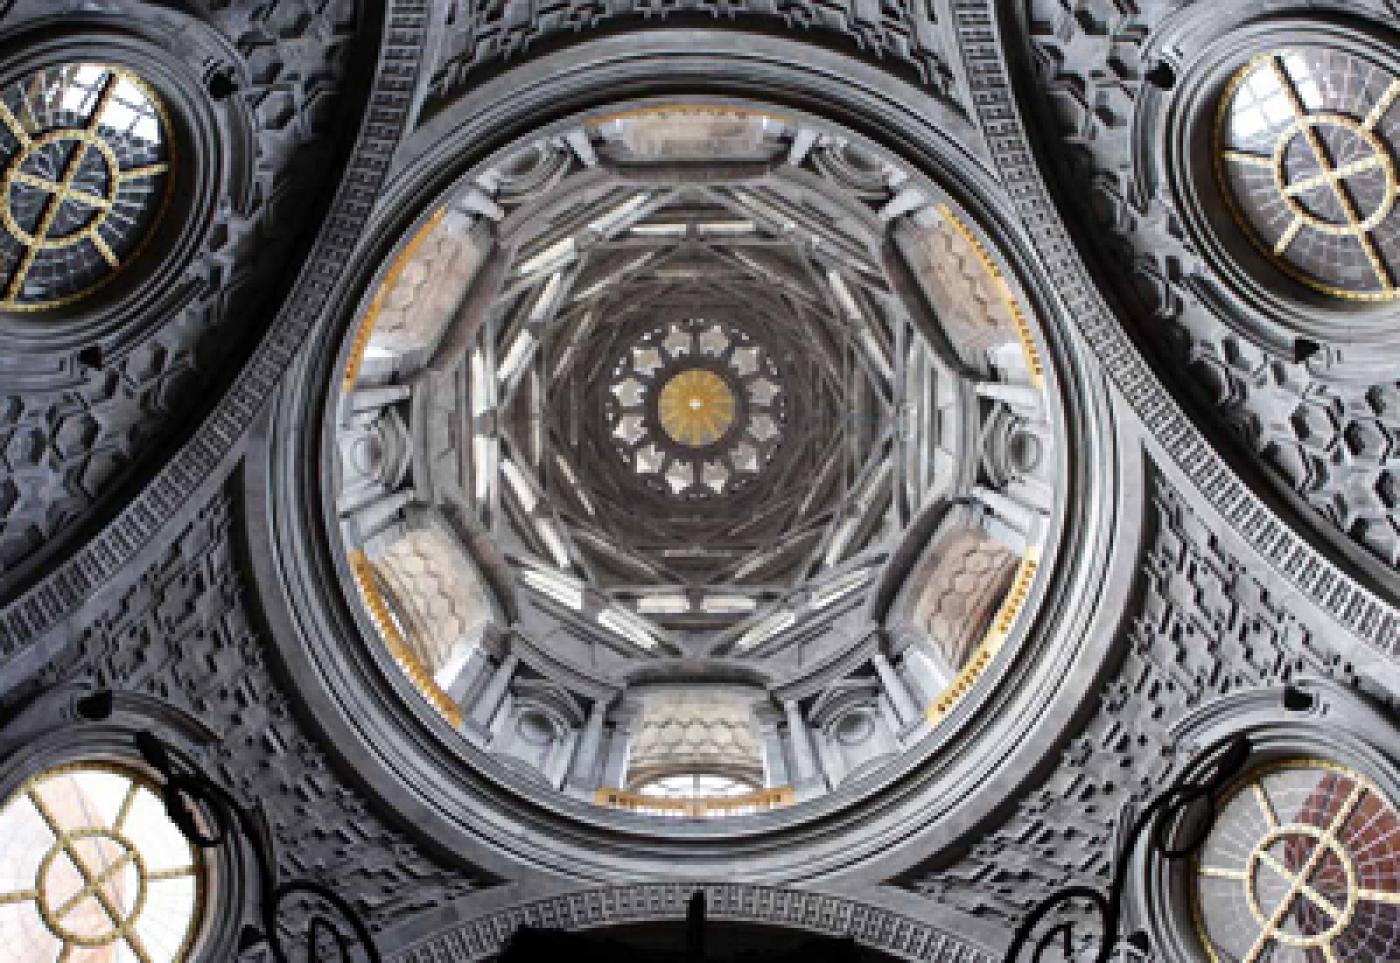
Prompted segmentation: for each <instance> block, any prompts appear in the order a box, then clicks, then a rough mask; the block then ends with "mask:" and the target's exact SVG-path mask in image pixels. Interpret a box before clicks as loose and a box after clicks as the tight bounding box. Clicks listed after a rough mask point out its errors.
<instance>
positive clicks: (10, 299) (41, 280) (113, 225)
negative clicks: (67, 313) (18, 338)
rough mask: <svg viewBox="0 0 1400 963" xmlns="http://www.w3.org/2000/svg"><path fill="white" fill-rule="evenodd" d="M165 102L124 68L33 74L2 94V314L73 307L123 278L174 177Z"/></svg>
mask: <svg viewBox="0 0 1400 963" xmlns="http://www.w3.org/2000/svg"><path fill="white" fill-rule="evenodd" d="M173 159H174V158H173V156H172V151H171V133H170V124H169V120H168V118H167V116H166V111H165V108H164V106H163V105H162V103H161V101H160V98H159V97H158V96H157V95H156V94H155V92H154V91H153V90H152V89H151V88H150V87H149V86H148V85H147V84H146V83H145V82H144V81H142V80H141V79H140V78H139V77H137V76H136V75H135V74H133V73H131V72H130V71H128V70H125V69H123V68H119V67H113V66H106V65H103V64H97V63H75V64H64V65H62V66H56V67H48V68H45V69H42V70H36V71H33V72H31V73H29V74H27V75H25V76H23V77H21V78H20V79H18V80H17V81H15V82H14V83H12V84H11V85H10V86H9V87H7V88H5V89H4V90H3V91H0V278H3V281H0V283H3V285H4V287H3V295H0V308H5V309H9V310H12V311H37V310H42V309H46V308H54V307H58V306H61V305H64V304H68V303H71V302H74V301H77V300H79V299H81V298H83V297H84V296H86V295H88V294H90V293H91V292H92V291H94V290H95V289H96V288H98V287H100V286H101V285H102V284H104V283H106V282H107V281H108V280H110V279H111V278H112V277H114V276H115V275H116V274H117V273H118V272H119V271H121V270H122V269H123V268H124V267H125V266H126V265H127V264H129V263H130V262H131V261H132V259H133V258H134V257H135V256H136V255H137V253H138V252H139V251H140V249H141V247H142V245H143V244H144V243H145V241H146V240H147V239H148V238H149V237H150V235H151V233H152V231H153V230H154V229H155V227H156V225H157V223H158V222H159V220H160V216H161V213H162V211H163V209H164V207H165V202H166V199H167V197H168V194H169V190H168V189H169V186H170V185H171V183H172V179H171V164H172V162H173Z"/></svg>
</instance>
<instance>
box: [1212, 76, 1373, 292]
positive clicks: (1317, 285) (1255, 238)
mask: <svg viewBox="0 0 1400 963" xmlns="http://www.w3.org/2000/svg"><path fill="white" fill-rule="evenodd" d="M1286 52H1287V51H1286V49H1279V50H1271V51H1268V52H1266V53H1262V54H1258V55H1257V56H1255V57H1251V58H1250V60H1249V61H1248V62H1247V63H1246V64H1244V66H1242V67H1240V69H1239V70H1237V71H1236V72H1235V73H1234V75H1233V76H1231V78H1230V80H1229V81H1228V82H1227V83H1226V85H1225V87H1224V89H1223V90H1222V92H1221V95H1220V101H1219V104H1218V105H1217V107H1216V114H1215V130H1214V135H1213V136H1214V148H1213V151H1212V153H1213V154H1214V167H1215V176H1216V181H1217V183H1218V184H1219V187H1220V194H1221V196H1222V197H1223V198H1224V200H1225V207H1226V209H1227V210H1228V211H1229V212H1230V217H1231V219H1232V220H1234V222H1235V225H1236V226H1237V227H1238V228H1239V229H1240V231H1241V232H1242V233H1243V234H1244V236H1245V237H1246V238H1247V239H1248V241H1249V243H1250V244H1251V245H1253V246H1254V247H1255V248H1256V249H1258V251H1259V252H1260V253H1261V254H1263V256H1264V258H1265V260H1267V261H1268V262H1269V263H1270V264H1272V265H1274V267H1276V268H1278V269H1279V270H1280V271H1282V272H1283V273H1284V274H1286V275H1288V276H1289V277H1291V278H1292V279H1293V280H1295V281H1297V282H1298V283H1300V284H1303V285H1306V286H1307V287H1310V288H1312V289H1313V290H1315V291H1320V292H1322V293H1323V294H1326V295H1328V296H1330V297H1335V298H1338V299H1341V300H1345V301H1364V302H1371V303H1378V302H1385V301H1392V300H1395V299H1396V298H1400V288H1397V287H1396V284H1395V279H1394V278H1393V276H1392V268H1391V266H1389V265H1387V264H1386V263H1385V262H1384V261H1383V260H1382V258H1381V256H1380V252H1379V251H1377V250H1376V246H1375V242H1374V240H1373V239H1372V237H1371V236H1370V235H1371V232H1372V231H1373V230H1374V228H1376V227H1377V226H1379V224H1380V223H1381V222H1382V221H1385V220H1386V219H1387V218H1389V216H1390V215H1391V213H1393V211H1394V208H1395V204H1396V200H1397V197H1400V174H1397V170H1396V163H1395V158H1394V156H1393V153H1392V150H1391V148H1390V147H1389V145H1387V144H1386V143H1385V142H1383V141H1382V140H1381V139H1380V138H1379V137H1377V136H1376V134H1375V133H1374V128H1375V127H1376V125H1377V124H1379V123H1380V120H1381V118H1382V117H1383V116H1384V115H1385V113H1386V111H1387V110H1389V109H1390V107H1391V106H1392V105H1393V104H1394V102H1395V99H1396V97H1400V79H1395V80H1392V82H1391V83H1390V85H1389V86H1388V87H1387V88H1386V89H1385V91H1384V92H1383V93H1382V95H1381V97H1380V98H1379V99H1378V100H1377V102H1376V103H1375V104H1374V105H1373V106H1372V108H1371V109H1370V111H1368V112H1367V115H1366V117H1365V119H1364V120H1360V121H1358V120H1356V119H1355V118H1354V117H1349V116H1347V115H1345V114H1339V113H1335V112H1327V111H1323V112H1318V113H1311V112H1309V111H1308V109H1307V106H1306V105H1305V104H1304V103H1303V101H1302V98H1301V97H1300V96H1299V94H1298V90H1297V88H1296V86H1295V85H1294V83H1293V80H1292V78H1291V77H1289V76H1288V73H1287V71H1286V70H1285V69H1284V67H1283V63H1282V57H1283V56H1284V55H1285V53H1286ZM1266 64H1267V68H1266V67H1265V65H1266ZM1260 69H1268V70H1271V71H1272V72H1273V73H1274V75H1275V77H1276V78H1277V79H1278V83H1279V86H1280V88H1281V89H1282V90H1283V92H1284V95H1285V96H1286V97H1287V98H1288V101H1289V105H1290V106H1291V108H1292V110H1293V114H1294V118H1293V120H1292V122H1290V123H1289V124H1288V125H1287V126H1285V127H1284V128H1283V129H1282V130H1281V131H1279V133H1278V134H1277V136H1276V139H1275V142H1274V149H1273V151H1272V153H1271V154H1270V155H1268V156H1267V157H1266V156H1265V155H1262V154H1250V153H1247V152H1241V151H1235V150H1226V149H1225V148H1224V144H1225V134H1226V125H1227V123H1228V122H1229V118H1230V111H1231V107H1232V106H1233V104H1234V101H1235V96H1236V94H1238V93H1239V89H1240V86H1241V85H1242V84H1243V83H1244V82H1245V81H1246V80H1247V79H1248V78H1249V77H1250V76H1252V75H1253V74H1254V73H1255V72H1256V71H1258V70H1260ZM1319 124H1329V125H1335V126H1340V127H1343V128H1345V129H1347V130H1349V131H1351V132H1352V133H1353V134H1354V135H1355V136H1357V137H1359V138H1361V139H1362V140H1363V141H1364V142H1365V143H1366V144H1367V145H1368V146H1369V148H1370V150H1371V156H1370V157H1368V158H1366V159H1364V160H1362V161H1358V162H1353V163H1350V164H1344V165H1341V166H1340V167H1333V166H1332V165H1331V163H1330V162H1329V161H1328V159H1327V155H1326V152H1325V151H1324V149H1323V147H1322V144H1321V142H1320V140H1319V138H1318V136H1317V132H1316V131H1315V130H1314V128H1315V127H1317V126H1318V125H1319ZM1298 136H1302V137H1303V138H1304V139H1305V140H1306V141H1307V143H1308V145H1309V148H1310V149H1311V150H1312V152H1313V155H1314V157H1315V158H1316V160H1317V164H1318V169H1319V170H1320V171H1321V173H1320V174H1317V175H1315V176H1313V177H1310V178H1305V179H1304V180H1303V181H1299V182H1297V183H1293V184H1290V183H1288V182H1287V179H1286V172H1285V170H1284V157H1285V154H1286V152H1287V149H1288V146H1289V144H1291V143H1292V141H1293V139H1294V138H1295V137H1298ZM1227 163H1239V164H1247V165H1249V166H1253V167H1267V168H1269V169H1270V171H1271V173H1272V180H1273V184H1274V189H1275V191H1277V192H1278V195H1279V198H1280V199H1281V200H1282V201H1283V203H1284V204H1285V205H1286V206H1287V208H1288V210H1289V211H1291V212H1292V214H1293V217H1292V219H1291V220H1290V221H1289V224H1288V227H1287V228H1286V229H1285V231H1284V233H1283V234H1282V235H1281V236H1280V237H1279V239H1278V241H1277V242H1275V243H1274V244H1273V245H1270V244H1267V243H1266V242H1265V241H1264V239H1263V238H1262V237H1260V236H1259V233H1258V231H1257V230H1256V229H1255V227H1254V225H1253V223H1252V222H1251V221H1250V219H1249V217H1248V216H1247V215H1246V214H1245V212H1244V210H1243V209H1242V208H1241V206H1240V199H1239V197H1237V196H1236V194H1235V191H1234V189H1233V188H1232V187H1231V184H1230V181H1229V178H1228V177H1227V175H1226V165H1227ZM1376 167H1379V168H1381V170H1382V171H1383V172H1384V174H1385V181H1386V184H1385V196H1384V197H1383V198H1382V200H1381V202H1380V204H1378V205H1377V207H1376V209H1375V211H1373V212H1372V213H1371V215H1370V216H1369V217H1365V218H1363V217H1361V214H1360V212H1359V211H1358V210H1357V209H1356V204H1355V201H1354V200H1353V199H1352V197H1351V195H1350V194H1348V193H1347V192H1346V190H1345V188H1344V186H1343V184H1342V181H1343V180H1344V179H1345V178H1346V177H1349V176H1351V175H1353V174H1357V173H1360V172H1361V171H1363V170H1370V169H1372V168H1376ZM1324 184H1328V185H1331V187H1332V190H1333V192H1334V193H1335V194H1336V197H1337V201H1338V203H1339V204H1340V205H1341V207H1342V210H1343V212H1344V213H1345V214H1346V217H1347V220H1346V223H1344V224H1333V223H1331V222H1327V221H1322V220H1320V219H1319V218H1317V217H1316V216H1315V215H1313V214H1312V213H1311V212H1310V211H1308V210H1307V209H1306V208H1305V207H1303V205H1301V204H1299V203H1298V202H1297V200H1296V199H1295V197H1296V195H1297V194H1299V193H1301V192H1302V191H1304V190H1309V189H1311V188H1313V187H1320V186H1322V185H1324ZM1305 227H1306V228H1309V229H1312V230H1316V231H1319V232H1321V233H1324V234H1330V235H1333V236H1338V237H1353V238H1355V239H1356V242H1357V244H1358V245H1359V246H1360V248H1361V252H1362V254H1363V255H1365V257H1366V261H1367V263H1368V264H1369V265H1370V268H1371V272H1372V273H1373V274H1374V275H1375V276H1376V280H1377V281H1378V282H1379V284H1380V288H1379V290H1375V291H1357V290H1351V289H1348V288H1343V287H1339V286H1337V285H1335V284H1329V283H1327V282H1326V281H1323V280H1321V279H1319V278H1316V277H1313V276H1312V275H1310V274H1308V273H1307V272H1306V271H1304V270H1303V269H1302V268H1300V267H1298V266H1296V265H1295V264H1293V263H1292V262H1291V261H1289V260H1288V259H1287V258H1285V257H1284V256H1283V255H1284V252H1286V251H1287V250H1288V248H1289V247H1290V246H1291V245H1292V243H1293V241H1294V240H1295V239H1296V238H1297V236H1298V235H1299V233H1301V232H1302V230H1303V229H1304V228H1305Z"/></svg>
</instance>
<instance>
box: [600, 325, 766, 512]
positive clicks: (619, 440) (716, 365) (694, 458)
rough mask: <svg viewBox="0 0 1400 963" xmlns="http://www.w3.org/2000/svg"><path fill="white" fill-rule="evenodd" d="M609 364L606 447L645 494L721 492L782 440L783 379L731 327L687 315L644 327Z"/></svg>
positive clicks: (737, 484) (747, 476) (757, 345)
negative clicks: (608, 440) (611, 366)
mask: <svg viewBox="0 0 1400 963" xmlns="http://www.w3.org/2000/svg"><path fill="white" fill-rule="evenodd" d="M613 371H614V374H613V380H612V384H611V385H610V386H609V392H610V397H609V398H607V399H606V401H605V404H604V407H603V413H604V417H605V419H606V421H607V423H608V425H609V426H610V428H611V437H612V442H613V447H614V450H615V451H616V452H617V454H618V455H619V456H620V457H621V458H622V460H623V461H624V462H626V463H627V464H629V465H630V466H631V467H632V470H633V472H634V473H635V475H636V477H637V478H638V479H640V480H641V481H642V482H643V484H645V485H647V486H648V487H650V488H652V489H653V490H655V491H658V492H662V493H665V494H667V495H670V496H672V497H683V498H686V499H692V500H693V499H698V498H714V497H716V496H720V495H727V494H731V493H733V492H736V491H738V490H740V489H741V488H743V487H745V486H746V485H748V484H750V483H751V482H752V481H753V479H754V477H755V476H756V475H757V474H758V473H759V472H761V471H762V470H763V469H764V467H765V466H766V465H767V464H768V463H769V462H770V461H772V459H773V457H774V455H775V454H776V452H777V449H778V446H779V444H780V443H781V441H782V436H783V426H784V424H785V423H786V419H787V397H786V392H785V391H784V389H783V378H782V376H781V374H780V372H779V370H778V366H777V365H776V363H774V361H773V360H772V358H771V356H770V354H769V352H768V350H767V349H766V348H765V347H764V346H763V344H762V343H761V342H759V341H758V340H757V339H755V338H754V337H753V336H752V335H750V334H749V333H748V332H746V331H745V330H744V329H743V328H741V327H739V326H737V325H735V324H732V323H728V322H723V321H712V320H709V319H704V318H690V319H687V320H684V321H676V322H673V323H670V324H666V325H660V326H657V327H654V328H652V329H650V330H646V331H644V332H643V333H642V334H641V335H640V336H638V337H637V338H636V339H635V341H634V342H633V344H632V345H631V346H630V347H629V348H627V349H626V350H625V351H624V352H623V353H622V355H621V357H620V359H619V360H618V362H617V364H616V365H615V366H614V369H613ZM658 429H659V430H658Z"/></svg>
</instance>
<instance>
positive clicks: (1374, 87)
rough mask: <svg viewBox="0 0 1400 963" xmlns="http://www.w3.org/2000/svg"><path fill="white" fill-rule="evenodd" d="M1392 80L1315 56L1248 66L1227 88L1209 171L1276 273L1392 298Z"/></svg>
mask: <svg viewBox="0 0 1400 963" xmlns="http://www.w3.org/2000/svg"><path fill="white" fill-rule="evenodd" d="M1397 97H1400V78H1397V77H1396V76H1395V75H1393V74H1392V73H1391V72H1390V71H1388V70H1384V69H1382V68H1380V67H1378V66H1375V65H1373V64H1371V63H1369V62H1367V61H1365V60H1362V59H1360V58H1358V57H1355V56H1352V55H1351V54H1347V53H1343V52H1341V51H1337V50H1330V49H1326V48H1320V47H1303V48H1298V49H1293V50H1280V51H1274V52H1270V53H1267V54H1264V55H1262V56H1259V57H1256V58H1254V59H1253V60H1251V61H1250V62H1249V64H1247V65H1246V66H1245V67H1244V68H1243V69H1241V70H1240V71H1239V72H1238V73H1237V74H1236V75H1235V76H1234V77H1233V78H1232V79H1231V81H1230V83H1229V84H1228V85H1227V87H1226V90H1225V93H1224V96H1223V98H1222V100H1221V105H1220V112H1219V117H1218V119H1217V125H1216V163H1217V167H1218V170H1219V176H1220V180H1221V184H1222V187H1223V188H1224V191H1225V194H1226V199H1227V200H1228V201H1229V202H1230V206H1231V209H1232V211H1233V212H1234V214H1235V216H1236V219H1237V220H1238V221H1239V223H1240V225H1241V227H1242V228H1243V229H1244V231H1245V233H1246V234H1247V235H1248V236H1249V237H1250V239H1251V240H1252V241H1253V242H1254V243H1255V244H1256V245H1257V246H1258V247H1259V249H1260V250H1261V251H1262V252H1263V253H1264V255H1265V256H1266V257H1268V258H1269V259H1270V260H1271V261H1272V262H1273V263H1275V264H1276V265H1278V266H1279V267H1280V268H1281V269H1282V270H1283V271H1285V272H1286V273H1287V274H1289V275H1291V276H1293V277H1294V278H1296V279H1297V280H1299V281H1301V282H1303V283H1304V284H1307V285H1309V286H1311V287H1313V288H1316V289H1317V290H1319V291H1322V292H1324V293H1327V294H1330V295H1332V296H1334V297H1338V298H1344V299H1348V300H1372V301H1375V300H1389V299H1391V298H1395V297H1397V295H1400V290H1397V288H1396V272H1397V271H1400V216H1397V214H1396V211H1395V196H1396V190H1397V181H1396V163H1395V149H1396V144H1397V143H1400V110H1397V109H1395V107H1396V100H1397Z"/></svg>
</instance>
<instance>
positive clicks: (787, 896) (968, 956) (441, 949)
mask: <svg viewBox="0 0 1400 963" xmlns="http://www.w3.org/2000/svg"><path fill="white" fill-rule="evenodd" d="M697 890H700V891H703V892H704V894H705V916H706V917H707V918H708V919H720V920H741V921H747V922H756V923H767V924H771V925H775V926H783V927H790V928H794V929H802V930H807V931H813V932H817V933H825V934H830V935H834V936H850V937H853V938H854V939H855V940H856V942H858V943H860V944H861V945H862V946H869V947H872V948H874V949H877V950H881V951H883V952H886V953H889V954H891V955H893V956H896V957H898V958H900V959H905V960H920V961H924V963H992V960H993V959H994V957H993V956H992V955H991V954H989V953H987V952H986V951H984V950H982V949H980V948H978V947H976V946H975V945H973V944H971V943H968V942H965V941H963V940H962V939H960V938H959V937H957V936H955V935H953V934H949V933H945V932H942V931H940V930H937V929H935V928H934V927H932V926H930V925H928V924H927V923H924V922H921V921H919V920H917V919H911V918H910V917H907V916H902V915H900V914H898V913H892V912H890V911H889V910H886V909H881V908H879V907H876V906H868V905H862V904H860V903H857V902H854V901H852V900H849V899H845V898H842V897H839V896H828V895H826V894H823V893H810V892H804V891H801V890H791V889H778V888H776V887H772V886H755V885H750V884H745V883H638V884H634V885H630V886H618V887H614V888H611V889H593V890H584V891H582V892H576V893H568V894H565V895H563V896H556V897H554V898H552V899H543V900H538V901H536V902H533V903H524V904H521V905H519V906H512V907H509V908H507V909H503V910H500V911H498V912H494V913H488V914H486V915H484V916H480V917H477V918H476V919H473V920H471V921H470V922H468V923H465V924H461V925H458V926H456V927H454V928H452V929H447V930H444V931H442V932H440V933H437V934H435V935H433V936H431V937H429V938H428V939H425V940H424V941H422V942H421V943H419V944H417V945H416V946H414V947H412V948H411V949H409V950H408V951H406V952H404V953H401V954H399V955H398V956H396V957H394V958H393V960H392V963H469V961H476V960H486V959H490V958H492V957H494V956H495V955H496V954H498V953H499V952H500V951H501V948H502V947H503V946H504V945H505V943H506V941H507V940H508V939H509V938H510V935H511V934H512V933H514V932H515V931H516V930H517V929H519V928H520V927H522V926H535V927H542V928H548V929H565V930H582V929H592V928H594V927H600V926H614V925H618V924H622V923H634V922H643V921H648V920H682V919H685V915H686V905H687V903H688V901H689V900H690V896H691V894H692V893H694V892H696V891H697Z"/></svg>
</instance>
